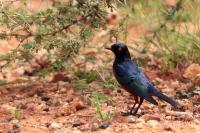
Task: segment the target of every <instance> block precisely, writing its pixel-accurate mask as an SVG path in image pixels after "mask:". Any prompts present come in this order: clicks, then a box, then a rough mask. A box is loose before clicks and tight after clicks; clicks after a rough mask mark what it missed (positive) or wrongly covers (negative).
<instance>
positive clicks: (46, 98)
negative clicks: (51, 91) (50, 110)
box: [41, 95, 50, 102]
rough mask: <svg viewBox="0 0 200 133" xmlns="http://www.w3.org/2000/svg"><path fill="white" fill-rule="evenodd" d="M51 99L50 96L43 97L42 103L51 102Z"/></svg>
mask: <svg viewBox="0 0 200 133" xmlns="http://www.w3.org/2000/svg"><path fill="white" fill-rule="evenodd" d="M49 99H50V97H49V96H45V95H43V96H42V97H41V100H42V101H45V102H47V101H49Z"/></svg>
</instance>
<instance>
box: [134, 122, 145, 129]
mask: <svg viewBox="0 0 200 133" xmlns="http://www.w3.org/2000/svg"><path fill="white" fill-rule="evenodd" d="M135 128H137V129H143V128H144V124H142V123H137V124H136V125H135Z"/></svg>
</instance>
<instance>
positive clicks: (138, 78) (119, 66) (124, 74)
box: [113, 59, 151, 97]
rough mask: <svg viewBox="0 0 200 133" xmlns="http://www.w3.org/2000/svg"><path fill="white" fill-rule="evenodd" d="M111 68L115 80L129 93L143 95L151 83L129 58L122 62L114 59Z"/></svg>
mask: <svg viewBox="0 0 200 133" xmlns="http://www.w3.org/2000/svg"><path fill="white" fill-rule="evenodd" d="M113 70H114V73H115V77H116V79H117V81H118V82H119V83H120V84H121V85H122V86H123V87H124V88H125V89H126V90H127V91H129V92H130V93H132V94H135V95H138V96H141V97H144V96H145V95H146V94H147V92H148V86H149V85H150V84H151V83H150V82H149V81H148V79H147V78H146V76H145V75H144V73H143V71H142V70H140V69H139V68H138V66H137V65H136V64H134V63H133V62H132V60H131V59H127V60H124V61H123V62H117V61H115V62H114V64H113Z"/></svg>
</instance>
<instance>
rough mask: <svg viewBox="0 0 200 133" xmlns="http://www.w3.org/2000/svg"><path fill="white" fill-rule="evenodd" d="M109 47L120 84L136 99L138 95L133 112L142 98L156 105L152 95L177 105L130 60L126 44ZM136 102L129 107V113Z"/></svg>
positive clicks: (176, 104) (115, 73)
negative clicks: (113, 56) (138, 99)
mask: <svg viewBox="0 0 200 133" xmlns="http://www.w3.org/2000/svg"><path fill="white" fill-rule="evenodd" d="M109 49H110V50H111V51H112V52H113V53H114V54H115V61H114V63H113V72H114V75H115V77H116V79H117V81H118V82H119V84H120V85H122V86H123V88H124V89H125V90H127V91H128V92H130V93H131V94H132V95H134V96H136V99H137V97H140V102H139V105H138V107H137V108H136V110H135V111H134V113H133V114H136V113H137V111H138V109H139V107H140V106H141V104H142V102H143V99H145V100H147V101H148V102H150V103H152V104H155V105H157V104H158V103H157V102H156V101H155V100H154V99H153V97H152V96H157V97H158V98H160V99H162V100H164V101H166V102H168V103H170V104H171V105H173V106H178V105H179V104H178V103H177V102H176V101H174V100H173V99H171V98H169V97H167V96H166V95H164V94H162V93H161V92H160V91H158V90H157V89H156V88H155V87H154V86H153V84H152V83H151V82H150V81H149V79H148V78H147V77H146V76H145V74H144V72H143V71H142V70H141V69H140V68H138V66H137V65H136V64H135V63H133V62H132V60H131V56H130V53H129V51H128V48H127V46H126V45H124V44H120V43H119V44H114V45H112V47H111V48H109ZM137 102H138V101H137V100H136V103H137ZM136 103H135V104H134V106H133V108H132V109H131V113H132V110H133V109H134V107H135V105H136Z"/></svg>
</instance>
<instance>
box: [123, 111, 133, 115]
mask: <svg viewBox="0 0 200 133" xmlns="http://www.w3.org/2000/svg"><path fill="white" fill-rule="evenodd" d="M121 115H122V116H129V115H133V113H132V112H121Z"/></svg>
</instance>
